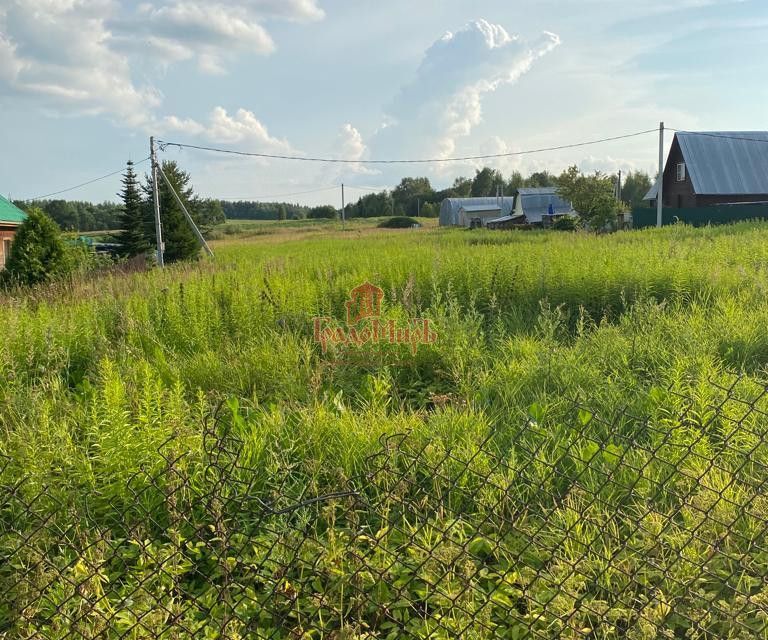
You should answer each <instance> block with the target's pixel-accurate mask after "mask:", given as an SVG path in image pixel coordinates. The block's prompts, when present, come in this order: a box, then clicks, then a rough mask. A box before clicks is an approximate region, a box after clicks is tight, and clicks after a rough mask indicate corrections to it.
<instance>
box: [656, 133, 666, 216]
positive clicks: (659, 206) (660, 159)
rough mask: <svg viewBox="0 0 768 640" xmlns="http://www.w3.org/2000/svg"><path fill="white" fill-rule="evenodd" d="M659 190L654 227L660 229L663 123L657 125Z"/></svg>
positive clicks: (662, 192) (662, 179) (662, 183)
mask: <svg viewBox="0 0 768 640" xmlns="http://www.w3.org/2000/svg"><path fill="white" fill-rule="evenodd" d="M658 185H659V190H658V193H657V194H656V226H657V227H661V218H662V213H663V211H664V209H663V207H664V203H663V202H662V200H663V195H664V123H663V122H661V123H659V180H658Z"/></svg>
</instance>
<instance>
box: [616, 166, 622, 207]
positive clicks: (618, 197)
mask: <svg viewBox="0 0 768 640" xmlns="http://www.w3.org/2000/svg"><path fill="white" fill-rule="evenodd" d="M616 199H617V200H621V169H619V181H618V182H617V183H616Z"/></svg>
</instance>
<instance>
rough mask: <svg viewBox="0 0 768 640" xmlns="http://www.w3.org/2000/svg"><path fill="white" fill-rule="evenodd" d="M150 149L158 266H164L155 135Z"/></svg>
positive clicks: (150, 141) (151, 139) (150, 139)
mask: <svg viewBox="0 0 768 640" xmlns="http://www.w3.org/2000/svg"><path fill="white" fill-rule="evenodd" d="M149 150H150V156H151V157H152V200H153V201H154V205H155V241H156V242H157V266H158V267H161V268H162V267H163V266H164V264H163V250H164V249H165V245H163V227H162V225H161V224H160V191H159V189H158V186H157V180H158V178H159V176H158V175H157V153H155V137H154V136H150V138H149Z"/></svg>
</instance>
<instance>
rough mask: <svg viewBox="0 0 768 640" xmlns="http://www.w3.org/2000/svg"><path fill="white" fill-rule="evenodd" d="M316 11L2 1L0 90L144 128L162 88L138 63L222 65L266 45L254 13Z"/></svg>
mask: <svg viewBox="0 0 768 640" xmlns="http://www.w3.org/2000/svg"><path fill="white" fill-rule="evenodd" d="M323 15H324V14H323V11H322V10H321V9H320V8H319V6H318V5H317V0H218V1H214V2H205V1H204V0H152V1H151V2H144V3H143V4H140V5H138V6H136V5H135V4H134V3H133V1H132V0H3V1H2V3H0V94H2V95H4V96H6V97H12V96H14V95H32V96H34V97H36V98H37V103H38V105H39V106H40V108H42V109H44V110H45V111H46V112H48V113H55V114H59V115H72V114H74V115H78V114H103V115H107V116H109V117H111V118H112V119H114V120H116V121H117V122H119V123H120V124H124V125H128V126H129V127H133V128H141V129H148V128H150V127H151V126H152V125H153V124H154V123H155V122H156V121H157V119H158V118H159V117H160V116H158V114H157V110H158V108H159V107H160V105H161V102H162V96H161V94H160V91H159V90H157V89H156V88H155V87H154V86H153V85H152V84H151V83H147V84H144V83H139V82H137V80H136V75H137V74H136V70H137V68H139V63H147V62H149V61H150V60H151V63H152V64H151V66H150V67H149V68H153V67H154V68H162V67H168V66H171V65H173V64H176V63H178V62H182V61H185V60H195V61H196V63H197V66H198V68H199V70H201V71H203V72H205V73H224V72H226V69H227V66H228V63H229V62H230V61H231V60H232V59H233V58H234V57H235V56H237V55H240V54H253V55H266V54H269V53H271V52H272V51H274V49H275V43H274V41H273V40H272V37H271V36H270V34H269V32H268V31H267V30H266V28H265V27H264V26H263V24H262V23H263V22H264V21H270V20H289V21H300V22H306V21H311V20H319V19H322V18H323ZM142 66H147V65H145V64H142ZM145 82H146V81H145Z"/></svg>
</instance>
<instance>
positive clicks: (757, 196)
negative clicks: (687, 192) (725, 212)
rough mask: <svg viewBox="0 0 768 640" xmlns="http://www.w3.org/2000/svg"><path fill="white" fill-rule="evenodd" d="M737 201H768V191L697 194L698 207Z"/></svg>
mask: <svg viewBox="0 0 768 640" xmlns="http://www.w3.org/2000/svg"><path fill="white" fill-rule="evenodd" d="M736 202H768V193H754V194H749V195H745V196H729V195H718V196H696V205H695V206H697V207H712V206H715V205H718V204H734V203H736Z"/></svg>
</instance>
